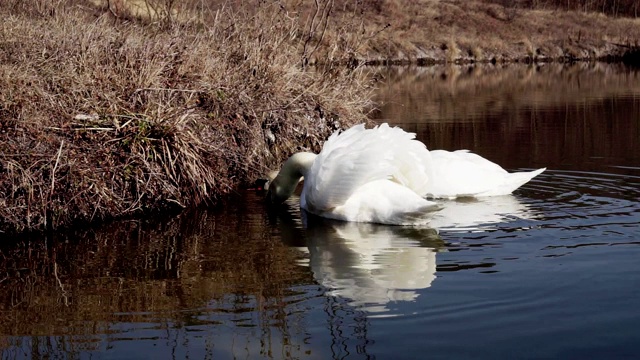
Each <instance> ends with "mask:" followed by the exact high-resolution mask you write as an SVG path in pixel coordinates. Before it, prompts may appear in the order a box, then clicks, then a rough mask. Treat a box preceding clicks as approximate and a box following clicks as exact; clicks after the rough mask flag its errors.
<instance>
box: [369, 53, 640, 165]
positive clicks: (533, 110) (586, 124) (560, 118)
mask: <svg viewBox="0 0 640 360" xmlns="http://www.w3.org/2000/svg"><path fill="white" fill-rule="evenodd" d="M387 78H388V82H387V83H386V84H385V85H384V86H382V87H381V88H380V93H379V100H380V101H382V102H383V103H384V105H382V106H380V109H379V112H378V113H377V115H376V116H377V118H379V119H380V120H386V121H390V122H392V123H400V124H402V126H403V127H405V128H406V129H407V130H410V131H414V132H417V133H418V137H419V138H421V139H422V140H423V141H425V142H426V144H427V146H428V147H429V148H432V149H436V148H446V149H460V148H470V149H471V150H474V151H477V152H480V153H481V154H483V155H484V156H487V157H489V158H490V159H492V160H494V161H498V162H499V163H500V164H501V165H504V166H508V167H523V166H526V167H536V166H550V167H554V166H564V165H562V164H566V165H568V166H572V165H576V164H582V165H583V166H584V167H583V168H582V169H583V170H585V169H587V168H588V169H596V168H598V166H601V165H602V164H600V162H599V161H595V160H593V159H592V158H593V157H603V158H605V159H606V160H603V161H609V162H616V161H620V162H622V163H624V162H625V160H624V159H628V158H629V155H628V154H637V153H640V148H639V146H640V145H639V144H640V143H639V142H638V139H639V138H640V134H639V133H638V132H639V131H640V129H639V126H638V124H637V118H638V114H639V112H638V111H639V107H640V99H639V96H640V95H639V94H638V87H637V84H638V83H640V73H639V72H637V71H633V70H629V69H627V68H624V67H622V66H616V65H608V64H576V65H570V66H563V65H560V64H546V65H544V66H528V65H510V66H504V67H503V66H493V65H482V66H472V67H431V68H415V69H410V70H409V69H401V70H400V71H398V72H392V73H390V74H388V76H387ZM634 114H635V115H634ZM634 116H635V118H634ZM634 121H636V123H634ZM495 144H500V146H496V145H495ZM616 159H617V160H616Z"/></svg>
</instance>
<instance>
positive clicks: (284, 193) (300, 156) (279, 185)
mask: <svg viewBox="0 0 640 360" xmlns="http://www.w3.org/2000/svg"><path fill="white" fill-rule="evenodd" d="M315 158H316V155H315V154H312V153H306V152H302V153H297V154H294V155H293V156H291V157H290V158H289V159H288V160H287V161H286V162H285V163H284V165H283V166H282V169H281V170H280V172H279V173H277V176H273V175H274V174H273V173H271V174H269V175H270V176H269V177H270V178H271V177H272V176H273V177H272V178H273V180H271V181H269V182H268V184H267V186H266V188H267V190H268V191H267V201H269V203H271V204H274V205H277V204H282V203H283V202H285V200H287V199H288V198H289V197H290V196H291V194H293V192H294V191H295V190H296V187H297V186H298V183H299V182H300V180H301V179H302V177H304V176H305V175H306V174H307V172H308V171H309V169H310V168H311V165H312V164H313V161H314V159H315Z"/></svg>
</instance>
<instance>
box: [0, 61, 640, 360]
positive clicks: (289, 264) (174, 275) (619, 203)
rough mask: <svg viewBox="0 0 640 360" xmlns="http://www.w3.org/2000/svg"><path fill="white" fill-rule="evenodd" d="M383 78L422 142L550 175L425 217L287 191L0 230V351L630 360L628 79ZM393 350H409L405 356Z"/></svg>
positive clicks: (639, 127) (428, 71)
mask: <svg viewBox="0 0 640 360" xmlns="http://www.w3.org/2000/svg"><path fill="white" fill-rule="evenodd" d="M468 69H469V68H438V67H433V68H423V69H417V70H415V69H414V70H412V72H405V73H404V74H399V72H398V73H395V74H387V75H388V76H387V78H386V80H385V81H387V82H385V83H384V86H383V87H382V88H381V90H380V97H381V98H382V99H385V100H386V105H384V106H381V108H380V110H379V112H378V113H377V115H376V116H377V117H378V118H379V119H386V120H392V123H396V124H402V126H403V127H405V128H407V129H408V130H410V131H415V132H417V133H418V136H419V138H421V140H423V141H425V142H426V143H427V145H428V146H429V148H432V149H435V148H444V149H459V148H468V149H471V150H473V151H475V152H477V153H479V154H480V155H482V156H485V157H487V158H489V159H491V160H494V161H496V162H497V163H499V164H501V165H503V166H504V167H505V168H507V169H523V168H529V169H530V168H537V167H541V166H548V167H549V169H548V170H547V171H546V172H545V173H543V174H541V175H540V176H539V177H537V178H535V179H533V180H532V181H531V182H530V183H528V184H526V185H525V186H524V187H523V188H521V189H519V190H517V191H516V193H515V194H514V195H511V196H504V197H495V198H488V199H480V200H459V201H444V202H442V204H443V210H442V211H440V212H439V213H438V214H437V216H436V217H435V218H434V219H433V222H432V223H431V224H430V228H406V227H389V226H378V225H372V224H349V223H339V222H334V221H327V220H323V219H318V218H313V217H309V218H306V217H305V214H301V213H300V211H299V209H298V206H297V203H296V202H297V200H298V199H296V198H293V199H291V201H290V202H289V203H288V206H287V207H285V208H283V209H281V211H280V212H279V213H268V212H267V211H266V208H265V206H264V203H263V202H262V199H261V195H260V194H255V193H251V192H249V193H243V194H238V196H236V197H234V198H232V199H229V201H228V202H227V203H226V204H224V206H222V207H221V208H220V209H212V210H208V211H193V212H191V213H185V214H182V215H180V216H179V217H176V218H170V219H153V221H148V222H145V221H125V222H120V223H114V224H110V225H105V226H103V227H102V228H92V229H84V230H82V229H78V230H77V231H75V232H73V233H66V234H50V235H47V236H33V237H31V238H19V239H15V238H14V239H2V242H1V243H0V352H1V353H2V358H3V359H27V358H45V357H47V358H88V357H91V358H93V357H98V358H101V357H108V358H149V357H158V358H168V357H171V358H187V357H195V358H239V357H242V358H272V359H281V358H287V359H289V358H291V359H295V358H305V359H307V358H319V359H326V358H334V359H342V358H349V359H351V358H371V357H379V358H411V357H413V356H414V355H415V354H423V355H424V356H425V357H427V356H428V357H430V358H431V357H433V358H474V359H478V358H492V359H493V358H505V357H507V358H587V357H590V358H637V357H638V355H640V345H639V344H640V334H639V333H638V332H637V324H638V323H640V311H638V309H637V299H638V298H640V286H638V284H640V271H638V269H639V268H638V261H637V259H638V257H640V246H639V245H640V225H639V224H640V165H639V164H640V148H639V146H640V145H639V144H640V141H639V139H640V88H639V85H638V84H640V82H639V81H638V73H637V72H633V71H630V70H626V69H620V68H618V67H616V66H604V65H589V66H570V67H559V66H556V65H545V66H542V67H531V66H515V67H508V68H504V69H501V68H497V67H490V66H487V67H484V66H483V67H477V68H473V69H471V70H468ZM407 349H411V350H412V351H411V352H407Z"/></svg>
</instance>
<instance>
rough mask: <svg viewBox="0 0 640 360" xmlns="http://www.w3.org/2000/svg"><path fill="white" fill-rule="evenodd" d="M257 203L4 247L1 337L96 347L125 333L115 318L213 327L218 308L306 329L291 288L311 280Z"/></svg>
mask: <svg viewBox="0 0 640 360" xmlns="http://www.w3.org/2000/svg"><path fill="white" fill-rule="evenodd" d="M247 203H248V204H247ZM248 206H260V205H258V204H256V203H255V202H251V200H249V201H247V199H244V198H243V199H242V200H241V201H239V205H238V206H237V207H236V206H230V207H232V208H233V209H237V211H229V212H226V213H225V214H226V215H223V214H216V213H211V212H195V213H191V214H183V215H181V216H180V217H178V218H175V219H171V220H168V221H167V222H166V223H157V222H156V223H152V224H151V223H150V224H145V223H142V222H124V223H117V224H113V225H109V226H105V228H103V229H100V230H99V231H95V232H94V231H78V232H77V233H76V234H74V235H65V236H62V235H61V236H59V237H57V236H55V237H53V238H48V239H33V240H32V241H27V240H25V241H23V242H20V243H17V244H14V245H5V247H4V248H2V249H1V250H0V274H2V275H0V276H1V278H0V313H1V314H2V316H0V334H3V335H19V336H28V337H30V338H31V339H32V341H38V340H37V339H38V337H39V336H44V337H48V336H50V335H64V336H61V338H60V341H67V342H70V343H72V342H73V344H69V345H68V346H69V347H73V346H91V344H92V343H96V341H95V340H97V339H103V338H104V339H106V341H109V338H110V334H111V333H113V332H115V334H114V337H116V338H117V337H118V336H119V335H118V331H117V330H114V329H113V328H112V326H113V325H114V324H127V323H153V324H155V326H160V327H165V328H167V331H174V332H180V331H184V328H185V327H188V326H194V325H195V326H197V325H198V324H199V323H200V322H202V323H203V324H212V323H214V322H215V321H217V320H219V319H218V318H217V315H218V312H219V314H220V315H223V314H229V316H237V317H240V315H241V314H243V313H253V312H255V314H257V315H258V319H257V320H258V321H257V323H254V324H252V325H258V326H263V327H264V329H270V330H269V331H278V332H279V333H280V336H282V337H287V336H289V335H288V331H289V330H288V327H289V326H300V324H299V323H297V324H296V323H295V321H296V316H295V315H292V316H288V315H287V314H288V313H290V312H292V311H293V310H294V309H295V308H296V306H297V305H296V302H295V301H293V300H292V298H295V296H294V295H296V294H295V293H294V292H293V290H291V288H292V286H295V285H304V284H310V283H312V281H313V280H312V276H311V274H309V273H308V270H306V269H305V268H303V267H299V266H297V265H296V259H297V257H298V256H299V255H298V253H297V251H296V250H295V249H292V248H289V247H287V246H286V245H284V244H283V243H282V242H281V241H280V239H279V237H277V235H276V236H274V235H273V234H272V233H271V232H272V229H271V228H270V227H269V226H266V221H267V220H266V219H265V217H266V215H265V216H256V215H255V212H254V213H253V215H249V214H250V213H251V212H249V211H247V207H248ZM228 294H235V295H233V296H229V295H228ZM287 309H288V310H287ZM234 314H237V315H234ZM222 318H224V317H222ZM220 321H223V320H220ZM265 331H266V330H265ZM301 331H303V330H300V329H298V330H296V331H295V332H296V333H300V332H301ZM74 339H75V340H74ZM91 339H93V340H91ZM16 341H20V340H19V338H18V339H17V340H16ZM265 343H267V342H265ZM283 344H286V342H283ZM13 345H16V346H18V344H13ZM271 345H273V344H271ZM96 346H97V345H96ZM265 346H266V345H265ZM283 346H285V345H283ZM288 346H293V345H291V344H289V345H288Z"/></svg>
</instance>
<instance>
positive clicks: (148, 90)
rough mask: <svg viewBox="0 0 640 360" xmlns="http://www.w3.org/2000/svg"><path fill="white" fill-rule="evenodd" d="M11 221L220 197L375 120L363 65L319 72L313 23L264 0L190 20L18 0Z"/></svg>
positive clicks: (6, 210)
mask: <svg viewBox="0 0 640 360" xmlns="http://www.w3.org/2000/svg"><path fill="white" fill-rule="evenodd" d="M0 15H1V16H2V17H3V19H4V22H3V25H2V26H3V31H2V32H1V33H0V44H1V46H0V89H2V90H1V91H0V194H2V197H1V198H0V229H2V230H5V231H8V232H12V231H23V230H33V229H36V230H37V229H47V228H50V229H52V228H57V227H59V226H60V225H67V224H70V223H73V222H78V221H79V222H85V221H91V220H96V219H104V218H110V217H118V216H130V215H134V214H139V213H141V212H145V211H150V210H162V209H168V208H173V207H186V206H193V205H196V204H199V203H203V202H207V201H215V200H216V199H217V198H219V197H220V196H221V195H222V194H226V193H229V192H230V191H232V190H233V189H234V188H235V187H237V186H238V185H239V184H242V183H246V182H249V181H251V180H253V179H254V178H255V177H257V176H258V175H259V174H261V173H263V172H264V170H265V169H266V168H268V167H274V165H275V164H277V163H278V162H279V161H281V160H282V159H283V158H284V157H285V156H288V155H289V154H290V153H291V152H293V151H295V150H298V149H310V150H317V148H318V147H319V146H320V144H321V142H322V140H323V139H324V138H325V137H326V136H327V135H328V134H329V133H330V132H331V131H333V130H335V129H336V128H337V127H339V126H348V125H350V124H353V123H355V122H360V121H363V120H364V112H363V110H364V109H365V107H366V106H368V99H369V94H370V93H369V90H368V85H367V83H365V82H363V81H362V78H361V77H360V74H359V72H358V71H351V70H349V69H346V68H336V67H331V66H326V67H322V68H318V69H316V70H314V71H307V70H304V69H303V68H302V66H301V64H302V55H301V53H302V50H301V48H302V45H303V40H302V36H303V34H304V32H305V31H306V30H305V29H304V28H303V26H302V25H301V23H300V20H299V19H298V18H296V17H292V15H291V14H290V13H289V12H288V10H287V9H285V8H282V7H280V6H278V4H277V3H275V2H274V3H270V2H266V3H261V5H259V6H258V7H256V8H252V9H247V8H244V7H242V6H239V7H235V8H233V9H232V8H229V7H223V8H218V9H208V12H207V14H206V16H205V15H202V16H194V17H192V18H187V19H184V20H183V21H173V20H172V21H161V22H158V21H150V20H144V19H143V20H139V19H138V18H136V17H133V16H124V15H122V14H117V13H115V12H114V11H113V9H106V8H102V9H100V8H96V7H93V6H89V5H87V4H86V3H84V2H79V1H75V2H74V1H73V0H62V1H58V2H56V4H53V3H52V2H50V1H48V0H35V1H33V2H20V1H13V2H11V1H10V2H4V1H3V2H2V3H1V4H0Z"/></svg>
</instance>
